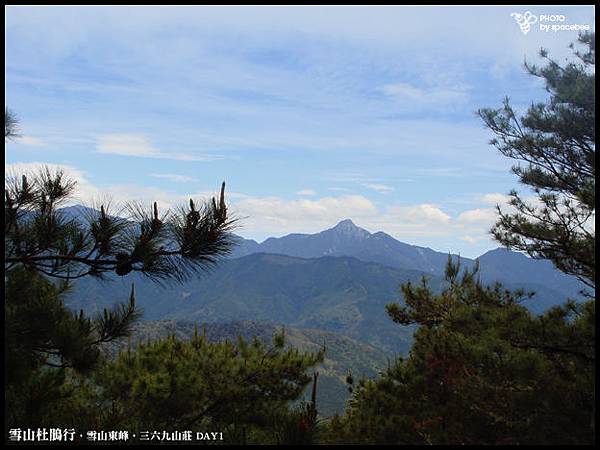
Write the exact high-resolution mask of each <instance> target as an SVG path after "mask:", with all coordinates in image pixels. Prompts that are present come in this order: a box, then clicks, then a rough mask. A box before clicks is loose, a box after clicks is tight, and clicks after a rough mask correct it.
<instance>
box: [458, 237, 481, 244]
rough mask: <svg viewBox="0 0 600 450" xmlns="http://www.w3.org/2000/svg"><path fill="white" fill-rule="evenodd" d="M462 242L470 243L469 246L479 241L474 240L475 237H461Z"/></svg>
mask: <svg viewBox="0 0 600 450" xmlns="http://www.w3.org/2000/svg"><path fill="white" fill-rule="evenodd" d="M460 239H461V240H462V241H465V242H468V243H469V244H475V243H476V242H477V241H478V240H479V239H477V238H474V237H473V236H469V235H466V236H461V238H460Z"/></svg>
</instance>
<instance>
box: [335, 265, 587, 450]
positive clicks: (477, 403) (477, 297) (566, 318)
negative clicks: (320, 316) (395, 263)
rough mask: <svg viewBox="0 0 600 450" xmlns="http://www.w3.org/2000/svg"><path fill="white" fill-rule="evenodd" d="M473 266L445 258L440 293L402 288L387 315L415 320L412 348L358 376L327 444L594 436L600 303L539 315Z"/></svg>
mask: <svg viewBox="0 0 600 450" xmlns="http://www.w3.org/2000/svg"><path fill="white" fill-rule="evenodd" d="M476 270H477V268H475V269H474V270H473V271H466V272H464V273H463V274H462V275H460V274H459V273H460V267H459V266H458V265H454V264H452V261H451V260H449V263H448V268H447V270H446V281H447V286H446V288H445V289H444V290H443V291H442V292H441V293H439V294H435V293H434V292H433V291H432V290H431V288H430V287H429V285H428V282H427V280H426V279H423V281H422V283H421V284H418V285H413V284H411V283H407V284H404V285H403V286H402V291H403V294H404V298H405V304H404V305H402V306H401V305H398V304H391V305H389V306H388V308H387V311H388V314H389V315H390V317H391V318H392V319H393V320H394V321H396V322H398V323H399V324H402V325H410V324H416V325H419V328H418V330H417V331H416V332H415V341H414V344H413V347H412V349H411V352H410V354H409V356H408V357H407V358H406V359H402V358H399V359H398V360H396V361H395V362H394V363H393V364H391V365H390V367H389V368H388V369H387V370H386V371H384V372H383V373H382V375H381V377H380V378H378V379H376V380H368V379H363V380H360V381H359V383H358V385H357V386H356V387H355V388H354V390H353V396H352V399H351V401H350V404H349V406H348V409H347V411H346V412H345V414H344V416H342V417H337V418H335V419H334V420H333V421H331V423H330V426H329V434H328V441H329V442H334V443H371V444H373V443H380V444H413V445H414V444H459V445H462V444H486V445H495V444H590V443H592V442H594V428H593V424H590V420H589V418H590V417H591V416H592V417H593V411H594V382H595V380H594V372H595V353H594V347H595V320H594V318H595V310H594V302H593V301H588V302H586V303H585V304H575V303H572V304H567V305H565V306H562V307H555V308H553V309H552V310H550V311H548V312H547V313H545V314H543V315H542V316H535V315H533V314H531V313H530V312H529V311H528V310H527V309H526V308H524V307H523V306H521V305H519V303H520V300H521V299H523V298H525V297H526V296H527V295H528V294H526V293H524V292H516V293H515V292H509V291H507V290H505V289H503V288H502V287H501V286H500V285H499V284H497V285H494V286H484V285H482V284H481V283H480V282H479V280H478V277H477V272H476ZM532 341H536V342H537V344H541V343H542V342H543V346H542V345H535V344H534V345H531V342H532ZM566 343H568V347H565V344H566ZM555 348H560V349H561V351H558V352H557V351H554V350H555ZM547 350H550V351H547Z"/></svg>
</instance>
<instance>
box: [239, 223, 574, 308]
mask: <svg viewBox="0 0 600 450" xmlns="http://www.w3.org/2000/svg"><path fill="white" fill-rule="evenodd" d="M259 252H263V253H276V254H283V255H288V256H298V257H302V258H319V257H322V256H353V257H355V258H358V259H360V260H362V261H368V262H375V263H379V264H383V265H385V266H390V267H395V268H399V269H409V270H418V271H422V272H425V273H427V274H432V275H437V276H443V274H444V269H445V266H446V263H447V261H448V254H447V253H442V252H437V251H434V250H432V249H430V248H426V247H419V246H415V245H410V244H406V243H403V242H400V241H398V240H397V239H394V238H393V237H392V236H390V235H388V234H386V233H383V232H381V231H380V232H377V233H369V232H368V231H367V230H365V229H363V228H360V227H358V226H356V225H355V224H354V223H353V222H352V221H351V220H343V221H342V222H340V223H338V224H337V225H336V226H335V227H333V228H330V229H328V230H325V231H321V232H320V233H316V234H289V235H287V236H283V237H281V238H269V239H267V240H265V241H264V242H262V243H260V244H259V243H257V242H255V241H250V240H243V242H242V245H240V247H239V248H238V249H236V250H234V253H233V255H232V257H234V258H235V257H238V256H245V255H248V254H251V253H259ZM453 258H454V259H455V260H458V255H453ZM478 259H479V263H480V274H481V279H482V281H484V282H486V283H494V282H496V281H499V282H502V283H503V284H505V285H506V286H507V287H511V288H516V287H526V286H525V285H527V286H528V287H529V288H530V289H534V290H536V291H543V293H544V295H543V296H544V297H546V298H548V295H546V294H548V293H549V292H548V291H555V293H560V294H561V295H562V297H561V299H560V300H559V299H556V301H550V302H538V304H537V305H535V306H536V307H534V308H533V309H534V310H536V311H541V310H542V309H544V308H547V307H548V305H551V304H556V303H557V302H562V301H564V300H566V298H568V297H577V296H578V292H579V291H580V290H581V289H583V287H584V286H583V285H582V283H580V282H579V281H578V280H577V279H576V278H574V277H571V276H567V275H565V274H564V273H562V272H560V271H559V270H557V269H556V268H555V267H554V266H553V264H552V263H551V262H550V261H547V260H535V259H532V258H529V257H527V256H525V255H524V254H522V253H516V252H512V251H510V250H507V249H503V248H498V249H495V250H491V251H489V252H487V253H485V254H484V255H482V256H481V257H479V258H478ZM460 261H461V264H462V266H463V267H464V268H471V267H473V265H474V264H475V260H473V259H470V258H464V257H461V258H460ZM542 303H544V304H543V306H540V305H542Z"/></svg>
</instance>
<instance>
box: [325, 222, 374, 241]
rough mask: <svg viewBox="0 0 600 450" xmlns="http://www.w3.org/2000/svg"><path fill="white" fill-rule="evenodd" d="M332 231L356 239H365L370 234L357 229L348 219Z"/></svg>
mask: <svg viewBox="0 0 600 450" xmlns="http://www.w3.org/2000/svg"><path fill="white" fill-rule="evenodd" d="M331 230H332V231H335V232H337V233H343V234H346V235H352V236H358V237H363V238H364V237H367V236H369V235H370V233H369V232H368V231H367V230H365V229H363V228H360V227H357V226H356V225H355V224H354V222H352V220H350V219H345V220H342V221H341V222H339V223H338V224H337V225H336V226H335V227H333V228H331Z"/></svg>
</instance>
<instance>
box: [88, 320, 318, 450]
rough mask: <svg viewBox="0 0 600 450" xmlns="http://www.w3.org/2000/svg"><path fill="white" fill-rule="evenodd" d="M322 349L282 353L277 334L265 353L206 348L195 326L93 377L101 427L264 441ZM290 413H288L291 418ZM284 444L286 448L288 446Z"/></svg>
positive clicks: (256, 345) (260, 348)
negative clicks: (101, 409)
mask: <svg viewBox="0 0 600 450" xmlns="http://www.w3.org/2000/svg"><path fill="white" fill-rule="evenodd" d="M322 360H323V350H321V351H319V352H316V353H313V354H305V353H300V352H299V351H298V350H296V349H291V348H286V347H285V339H284V336H283V333H282V334H279V335H276V336H274V338H273V344H272V345H271V346H270V347H267V346H266V345H265V344H264V343H262V342H261V341H260V340H258V339H254V340H252V341H247V340H244V339H242V338H238V339H237V342H231V341H227V340H226V341H222V342H210V341H209V340H208V338H207V337H206V335H205V334H203V333H199V332H198V330H197V328H196V332H195V333H194V336H192V338H191V339H190V340H189V341H182V340H179V339H177V338H175V337H174V336H170V337H167V338H166V339H161V340H157V341H153V342H147V343H144V342H141V343H139V344H138V346H137V348H135V349H132V348H127V349H125V350H123V351H121V353H120V354H119V356H118V357H117V358H116V359H115V360H114V361H107V362H106V364H105V365H104V366H103V367H102V369H101V370H100V371H98V372H97V373H96V377H95V381H96V384H97V386H98V387H99V388H100V389H101V390H102V398H103V401H104V402H105V403H106V404H110V405H111V407H110V408H105V410H104V411H105V412H106V413H105V415H104V417H103V424H104V425H105V426H106V427H110V428H115V427H116V428H123V429H130V430H147V429H157V430H198V431H206V430H207V429H212V430H220V431H222V432H223V433H224V434H225V435H226V436H227V443H234V442H236V441H238V443H265V442H269V441H271V440H273V433H275V432H276V430H277V428H278V426H280V425H279V424H278V423H277V421H276V420H275V418H279V419H281V418H282V417H288V416H289V417H295V415H294V414H293V413H290V411H289V410H288V408H289V407H290V405H291V402H293V401H294V400H296V399H297V398H298V397H299V396H300V394H301V393H302V392H303V391H304V389H305V388H306V387H307V385H308V384H309V382H310V380H311V377H310V376H309V375H308V373H307V370H308V369H310V368H311V367H313V366H314V365H315V364H317V363H318V362H321V361H322ZM290 414H291V415H290ZM288 443H289V442H288Z"/></svg>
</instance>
